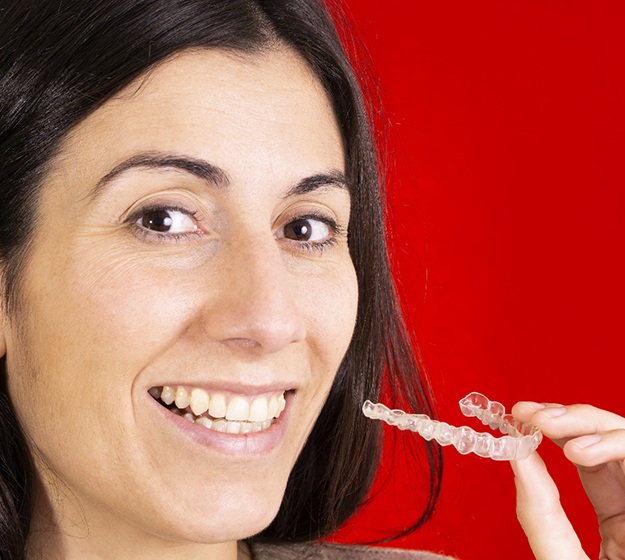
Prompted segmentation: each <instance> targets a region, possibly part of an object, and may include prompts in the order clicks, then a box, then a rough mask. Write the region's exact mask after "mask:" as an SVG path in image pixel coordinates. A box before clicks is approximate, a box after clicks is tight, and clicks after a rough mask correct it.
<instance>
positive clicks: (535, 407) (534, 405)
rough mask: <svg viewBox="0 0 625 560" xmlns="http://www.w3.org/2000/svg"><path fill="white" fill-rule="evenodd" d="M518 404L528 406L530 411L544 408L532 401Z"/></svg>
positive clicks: (542, 405)
mask: <svg viewBox="0 0 625 560" xmlns="http://www.w3.org/2000/svg"><path fill="white" fill-rule="evenodd" d="M519 404H523V405H525V406H529V407H530V408H531V409H532V410H542V409H543V408H545V405H544V404H542V403H537V402H533V401H521V402H520V403H519Z"/></svg>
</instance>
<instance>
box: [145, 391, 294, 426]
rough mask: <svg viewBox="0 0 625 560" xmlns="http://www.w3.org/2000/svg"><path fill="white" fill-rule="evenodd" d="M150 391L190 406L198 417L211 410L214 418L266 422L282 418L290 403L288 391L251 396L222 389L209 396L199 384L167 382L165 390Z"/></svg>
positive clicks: (157, 396) (179, 406)
mask: <svg viewBox="0 0 625 560" xmlns="http://www.w3.org/2000/svg"><path fill="white" fill-rule="evenodd" d="M159 393H160V394H159ZM150 394H151V395H152V396H153V397H154V398H157V399H159V398H160V400H161V401H163V402H164V403H165V404H166V405H171V404H175V405H176V408H178V409H180V410H184V409H186V408H190V409H191V411H192V412H193V414H194V415H195V416H202V415H203V414H205V413H206V412H208V415H209V416H211V417H212V418H225V419H226V420H231V421H238V422H264V421H265V420H271V419H272V418H278V417H279V416H280V413H281V412H282V411H283V410H284V407H285V406H286V400H285V398H284V393H280V394H276V395H272V396H270V397H266V396H258V397H254V398H250V397H247V396H245V395H232V396H229V397H227V396H226V395H225V394H224V393H219V392H215V393H211V394H210V395H209V393H208V392H207V391H205V390H204V389H200V388H199V387H195V388H192V389H188V388H187V387H184V386H182V385H180V386H178V387H172V386H169V385H165V386H163V388H162V389H160V388H158V387H153V388H152V389H150Z"/></svg>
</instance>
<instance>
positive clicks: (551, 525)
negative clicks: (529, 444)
mask: <svg viewBox="0 0 625 560" xmlns="http://www.w3.org/2000/svg"><path fill="white" fill-rule="evenodd" d="M510 464H511V466H512V469H513V470H514V473H515V478H514V480H515V484H516V490H517V517H518V519H519V522H520V523H521V527H523V530H524V531H525V534H526V535H527V538H528V541H529V543H530V547H531V548H532V552H533V553H534V556H535V557H536V560H561V559H562V558H567V560H582V559H583V560H588V556H586V554H585V553H584V551H583V550H582V546H581V543H580V542H579V539H578V538H577V535H576V534H575V531H574V530H573V527H572V526H571V523H570V522H569V520H568V518H567V517H566V514H565V513H564V510H563V509H562V506H561V504H560V494H559V492H558V488H557V487H556V485H555V483H554V482H553V480H552V478H551V477H550V476H549V473H548V472H547V469H546V467H545V464H544V463H543V460H542V459H541V458H540V457H539V455H538V453H533V454H532V455H531V456H530V457H528V458H527V459H525V460H524V461H512V462H511V463H510Z"/></svg>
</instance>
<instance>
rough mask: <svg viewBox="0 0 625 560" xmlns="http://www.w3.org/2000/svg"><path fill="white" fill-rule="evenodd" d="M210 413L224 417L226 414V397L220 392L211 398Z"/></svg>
mask: <svg viewBox="0 0 625 560" xmlns="http://www.w3.org/2000/svg"><path fill="white" fill-rule="evenodd" d="M208 413H209V414H210V415H211V416H212V417H213V418H223V417H224V416H225V415H226V397H224V396H223V395H222V394H220V393H215V394H214V395H213V396H212V397H211V399H210V406H209V407H208Z"/></svg>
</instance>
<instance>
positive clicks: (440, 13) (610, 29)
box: [337, 0, 625, 560]
mask: <svg viewBox="0 0 625 560" xmlns="http://www.w3.org/2000/svg"><path fill="white" fill-rule="evenodd" d="M348 4H349V6H348V8H349V12H350V13H351V16H350V17H351V20H352V22H353V23H355V25H356V28H357V29H358V32H359V35H360V36H361V38H362V40H363V41H364V43H365V44H366V45H367V47H368V49H369V51H370V55H371V59H372V61H373V65H374V74H373V75H374V76H375V78H374V80H375V81H376V82H378V78H379V87H380V90H381V94H382V99H383V101H384V105H385V111H386V118H387V119H388V122H389V123H390V127H389V131H388V137H387V140H388V160H389V162H390V167H389V178H388V184H389V191H390V218H389V226H390V228H391V231H392V234H393V243H392V250H393V260H394V264H395V268H396V277H397V279H398V283H399V285H400V291H401V294H402V296H403V298H404V305H405V309H406V311H407V313H408V315H409V320H410V322H411V324H412V326H413V327H414V331H415V333H416V337H417V339H418V341H419V345H420V348H421V352H422V354H423V359H424V363H425V365H426V369H427V371H428V374H429V376H430V378H431V381H432V385H433V388H434V392H435V395H436V398H437V403H438V410H439V413H440V417H441V418H442V419H445V420H448V421H450V422H451V423H455V424H459V423H471V422H470V421H466V420H465V419H463V417H462V416H461V415H460V413H459V411H458V410H457V401H458V400H459V399H460V398H461V397H463V396H464V395H465V394H466V393H468V392H470V391H480V392H482V393H484V394H486V395H487V396H488V397H489V398H491V399H496V400H499V401H501V402H503V403H504V404H505V405H506V406H508V407H509V406H511V405H512V404H513V403H514V402H516V401H517V400H523V399H531V400H538V401H551V402H561V403H575V402H589V403H592V404H595V405H596V406H600V407H604V408H608V409H610V410H613V411H614V412H618V413H620V414H624V415H625V404H624V403H623V393H624V390H623V384H622V382H621V379H622V375H623V369H624V368H623V348H624V345H623V335H624V333H625V329H624V327H623V321H624V319H623V317H624V316H625V295H624V290H623V287H624V286H625V268H624V267H623V242H624V241H625V225H624V220H623V208H624V206H625V205H624V203H625V180H624V179H625V171H624V157H623V154H624V153H625V151H624V150H625V142H624V140H623V135H624V130H625V118H624V111H623V102H624V100H625V81H624V74H625V72H624V70H625V50H624V41H623V34H624V31H623V30H624V29H625V25H624V24H625V18H624V17H623V13H622V11H621V8H620V5H621V2H619V1H618V0H614V1H593V2H591V1H588V0H587V1H583V2H581V1H576V0H506V1H503V2H502V1H501V0H493V1H486V0H475V1H471V2H467V1H465V0H437V1H426V0H412V1H408V0H386V1H385V2H380V1H379V0H377V1H375V2H374V1H373V0H350V1H349V2H348ZM474 427H476V428H477V427H478V426H477V425H474ZM405 437H417V436H414V435H412V434H402V435H400V436H398V441H397V442H396V445H402V441H405V440H404V439H402V438H405ZM540 451H541V454H542V455H543V457H544V458H545V460H546V461H547V463H548V466H549V467H550V469H551V471H552V473H553V476H554V478H555V479H556V481H557V483H558V485H559V487H560V489H561V494H562V500H563V502H564V506H565V508H566V509H567V511H568V513H569V515H570V518H571V520H572V522H573V524H574V526H575V527H576V528H577V530H578V532H579V535H580V537H581V540H582V542H583V543H584V545H585V547H586V549H587V552H588V554H589V555H590V556H591V557H593V556H596V553H597V550H598V546H599V538H598V535H597V530H596V521H595V516H594V512H593V511H592V509H591V508H590V506H589V505H588V504H587V503H586V500H585V496H584V494H583V491H582V490H581V488H580V485H579V482H578V479H577V474H576V471H575V469H574V468H573V467H572V466H571V465H570V464H568V463H567V462H566V461H565V460H564V459H563V458H562V457H561V455H560V453H559V449H557V448H556V446H555V445H553V444H552V443H551V442H548V441H546V442H544V443H543V444H542V445H541V447H540ZM444 453H445V460H446V473H445V478H444V483H443V492H442V495H441V499H440V502H439V506H438V508H437V511H436V514H435V516H434V519H433V520H432V521H431V522H430V523H428V524H427V525H426V526H425V527H424V528H423V529H421V530H419V531H417V532H416V533H414V534H413V535H412V536H410V537H407V538H404V539H400V540H399V541H395V542H394V543H391V544H393V545H394V546H399V547H405V548H424V549H430V550H436V551H442V552H445V553H447V554H450V555H456V556H457V557H458V558H461V559H462V560H478V559H480V560H481V559H483V558H510V559H526V558H527V559H529V558H533V556H532V555H531V553H530V550H529V547H528V545H527V542H526V540H525V537H524V535H523V533H522V531H521V530H520V529H519V528H518V527H517V523H516V517H515V511H514V508H515V506H514V485H513V477H512V472H511V469H510V467H509V465H507V464H506V463H496V462H493V461H490V460H487V459H480V458H478V457H475V456H473V455H470V456H460V455H459V454H458V453H457V452H456V451H455V450H454V449H453V448H445V450H444ZM384 468H385V469H386V470H387V471H388V470H389V469H390V470H392V471H393V475H394V479H393V481H392V482H390V483H387V484H378V486H377V487H376V497H375V498H374V499H373V501H372V502H371V504H369V505H368V506H367V507H366V508H365V509H364V511H363V512H362V514H360V515H359V516H357V517H356V519H355V520H354V521H353V522H351V523H350V524H348V526H347V527H346V528H345V529H344V530H343V531H342V532H340V533H339V534H338V536H337V539H339V540H344V541H350V540H370V539H372V538H380V537H382V536H384V535H388V534H389V531H390V530H391V529H393V528H395V529H397V528H401V527H402V524H403V523H405V519H406V518H408V517H410V514H412V515H413V516H414V512H415V511H416V507H417V504H418V502H419V499H420V497H421V496H422V494H423V489H422V487H421V485H420V484H421V483H412V482H411V481H412V480H416V479H417V478H418V477H417V474H418V471H419V465H417V464H412V463H408V464H406V463H399V464H394V465H392V466H391V465H390V459H389V458H388V456H387V457H386V458H385V464H384ZM398 509H399V510H400V511H398Z"/></svg>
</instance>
